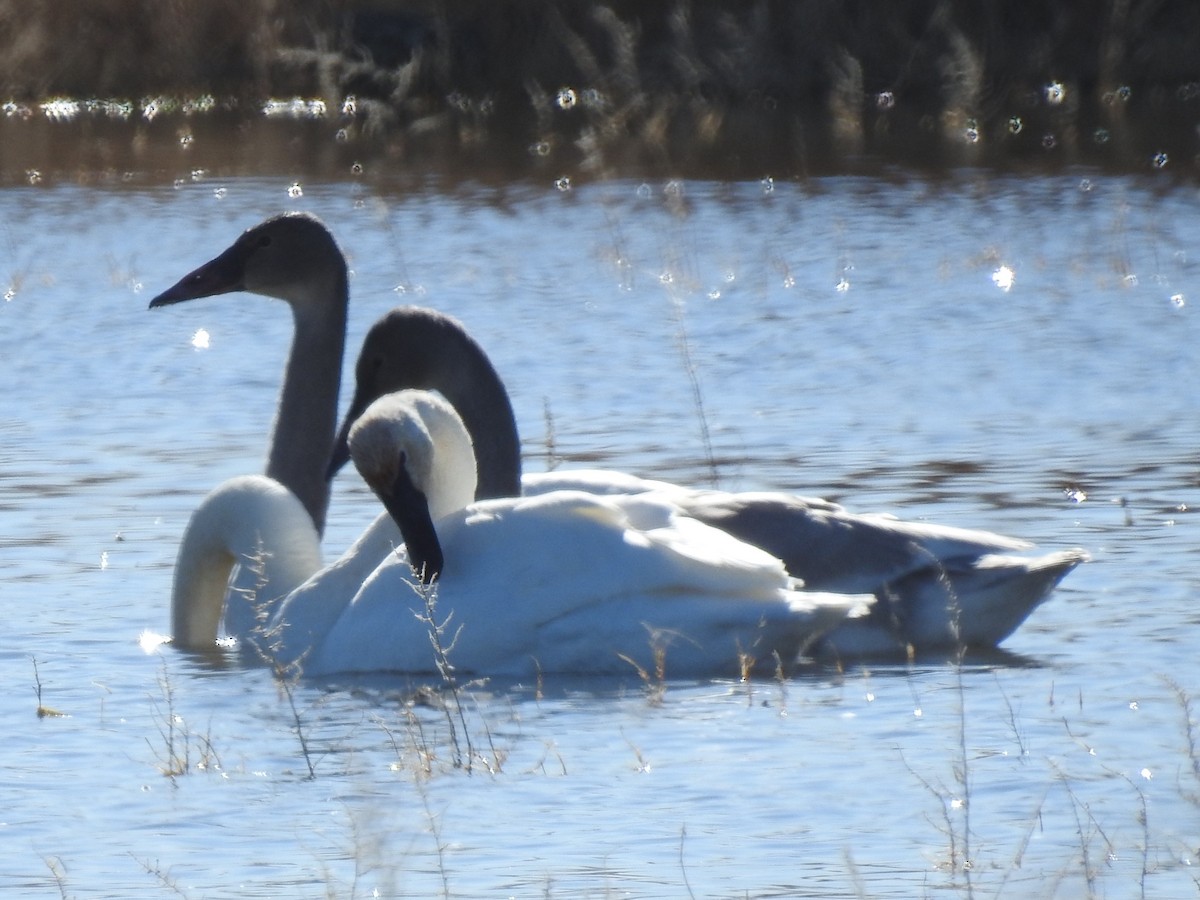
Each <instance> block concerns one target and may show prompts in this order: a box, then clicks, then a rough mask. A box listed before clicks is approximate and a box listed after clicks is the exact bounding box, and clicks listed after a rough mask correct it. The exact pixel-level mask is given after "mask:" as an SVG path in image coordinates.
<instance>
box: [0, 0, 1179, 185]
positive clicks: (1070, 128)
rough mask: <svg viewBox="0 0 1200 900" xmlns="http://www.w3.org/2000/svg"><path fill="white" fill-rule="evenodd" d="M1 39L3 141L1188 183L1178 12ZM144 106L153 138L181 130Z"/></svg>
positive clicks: (853, 4) (728, 8)
mask: <svg viewBox="0 0 1200 900" xmlns="http://www.w3.org/2000/svg"><path fill="white" fill-rule="evenodd" d="M0 40H2V46H4V47H5V48H6V52H5V53H4V54H2V55H0V101H2V100H5V99H7V100H9V101H10V102H9V104H8V105H7V106H6V108H5V111H6V119H8V120H13V119H22V120H24V121H26V122H28V121H32V120H35V119H38V118H39V116H40V115H41V114H40V113H39V111H38V106H37V104H38V103H39V102H40V101H44V100H46V99H47V98H53V97H70V98H76V99H93V98H117V99H124V100H129V101H132V102H133V103H134V104H144V103H145V102H146V99H147V98H152V97H159V98H174V99H176V100H182V99H186V98H194V97H198V96H202V95H208V96H211V97H213V98H215V101H216V103H215V105H214V108H213V109H212V110H210V111H209V112H207V113H205V114H204V115H207V116H210V117H215V119H216V120H217V121H220V122H221V123H223V125H226V126H227V125H228V124H229V123H230V122H236V121H243V122H248V121H249V120H252V119H255V118H261V117H262V104H263V102H264V101H265V100H266V99H267V98H271V97H274V98H287V97H292V96H300V97H306V98H310V97H313V98H321V99H323V100H324V101H325V104H326V114H325V116H324V117H322V118H320V119H319V120H318V121H316V122H314V123H313V124H312V125H311V128H312V129H313V130H314V131H315V132H316V133H317V134H318V135H322V134H323V135H325V136H327V137H330V140H331V141H332V140H333V138H332V136H333V135H334V134H336V136H337V140H338V141H339V142H340V143H341V144H343V145H353V154H357V155H360V156H361V155H362V154H363V153H364V151H371V152H375V153H377V154H382V155H383V156H384V157H385V158H388V159H394V160H397V161H402V162H404V163H405V164H407V165H416V166H421V165H429V166H443V165H449V164H451V163H454V164H471V165H482V164H486V165H489V166H491V167H495V168H498V169H502V170H508V171H511V172H514V173H518V172H523V171H527V170H530V169H532V170H539V169H541V168H546V167H549V168H550V169H551V170H554V171H564V172H579V173H592V174H595V175H597V176H601V175H609V174H614V173H624V174H629V173H632V172H651V171H664V172H669V173H670V174H682V175H688V174H702V173H705V174H712V173H717V174H723V175H725V176H728V177H746V176H750V177H761V176H763V175H765V174H773V175H777V176H788V175H803V174H809V173H817V172H828V171H838V172H843V171H864V170H879V169H880V168H881V167H882V168H886V167H888V166H891V165H901V166H905V167H918V168H923V169H938V168H941V167H944V166H955V165H971V164H982V165H990V166H998V167H1009V166H1021V167H1026V166H1030V167H1055V166H1062V165H1066V164H1075V163H1087V164H1094V165H1100V166H1105V167H1111V168H1117V169H1130V170H1144V171H1151V170H1153V169H1155V168H1158V169H1160V170H1167V171H1170V172H1173V173H1176V174H1182V175H1186V176H1188V177H1194V176H1195V175H1196V174H1198V173H1200V132H1198V131H1197V128H1198V125H1200V2H1194V0H1091V2H1089V0H970V2H965V0H964V2H950V0H889V2H879V0H874V2H872V0H740V2H732V0H731V2H715V0H674V2H653V0H608V2H584V0H557V2H534V0H391V2H386V0H376V2H368V0H358V2H354V0H89V2H86V3H84V2H63V0H0ZM563 89H569V90H568V91H567V92H564V90H563ZM348 101H349V102H348ZM161 109H162V110H163V111H164V115H163V116H162V117H160V118H161V120H162V121H159V122H158V123H157V124H155V125H153V126H150V125H145V126H142V127H144V129H145V130H146V132H147V133H148V134H150V136H151V137H152V136H153V135H154V134H155V131H154V129H155V128H157V129H160V130H162V129H166V132H165V133H168V134H169V133H170V131H169V128H168V126H166V125H164V124H162V122H163V121H166V122H171V121H173V122H174V127H175V128H176V129H178V126H179V120H180V119H181V118H185V117H188V116H192V117H196V116H199V115H200V114H199V113H196V112H194V111H186V110H184V109H183V108H182V107H175V106H172V105H171V104H170V103H164V104H162V106H161ZM86 115H89V116H91V117H92V118H97V117H100V116H105V115H110V113H106V112H103V111H99V112H97V111H92V112H89V113H87V114H86ZM144 118H145V117H143V116H141V114H140V106H139V107H137V110H135V113H134V115H133V116H132V117H130V118H129V120H130V121H134V120H139V121H140V120H142V119H144ZM76 127H78V125H77V126H76ZM195 127H196V128H197V129H203V128H204V127H206V126H204V125H200V124H196V125H195ZM248 127H251V126H248ZM253 127H257V126H253ZM12 134H13V131H12V129H11V128H9V129H6V130H5V132H4V134H3V135H0V137H3V136H7V137H10V138H11V136H12ZM330 152H333V153H336V152H338V151H330Z"/></svg>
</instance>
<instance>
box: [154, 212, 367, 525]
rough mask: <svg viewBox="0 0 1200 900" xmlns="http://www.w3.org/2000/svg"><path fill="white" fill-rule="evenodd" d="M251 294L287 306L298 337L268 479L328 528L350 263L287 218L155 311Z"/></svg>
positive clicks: (318, 231)
mask: <svg viewBox="0 0 1200 900" xmlns="http://www.w3.org/2000/svg"><path fill="white" fill-rule="evenodd" d="M233 291H247V292H249V293H251V294H263V295H265V296H267V297H276V298H278V299H280V300H284V301H286V302H287V304H288V305H289V306H290V307H291V309H292V318H293V319H294V321H295V324H296V329H295V337H294V338H293V339H292V349H291V352H290V353H289V355H288V361H287V367H286V369H285V371H284V376H283V387H282V389H281V391H280V395H279V406H278V409H277V411H276V415H275V425H274V428H273V434H272V438H271V446H270V450H269V452H268V456H267V472H266V474H267V476H268V477H270V478H274V479H275V480H276V481H278V482H280V483H281V484H283V485H286V486H287V487H288V488H290V489H291V491H292V493H294V494H295V495H296V496H297V497H298V498H300V501H301V502H302V503H303V504H304V507H305V509H307V510H308V512H309V515H311V516H312V519H313V523H314V525H315V526H316V529H317V532H318V533H320V532H322V531H323V530H324V527H325V513H326V510H327V508H328V506H329V482H328V480H327V479H326V478H325V472H324V467H325V464H326V462H327V460H328V456H329V446H330V444H331V442H332V441H333V432H334V428H336V427H337V401H338V390H339V389H340V387H341V378H342V355H343V352H344V347H345V343H346V306H347V303H348V301H349V290H348V288H347V283H346V259H345V257H344V256H343V255H342V251H341V250H340V249H339V248H338V245H337V243H336V242H335V241H334V239H333V236H332V235H331V234H330V233H329V230H328V229H327V228H326V227H325V226H324V225H322V224H321V222H320V220H318V219H317V218H316V217H314V216H310V215H307V214H305V213H287V214H285V215H281V216H275V217H274V218H271V219H267V220H266V221H265V222H263V223H261V224H259V225H256V226H254V227H253V228H250V229H248V230H247V231H246V232H245V233H243V234H242V236H241V237H239V238H238V239H237V240H236V241H235V242H234V243H233V245H232V246H231V247H229V249H227V250H226V251H225V252H224V253H222V254H221V255H220V256H218V257H216V258H215V259H213V260H211V261H209V262H207V263H205V264H204V265H202V266H201V267H200V268H198V269H196V270H194V271H192V272H189V273H188V274H187V275H185V276H183V278H181V279H180V280H179V281H178V283H176V284H175V285H174V286H172V287H170V288H167V290H165V291H163V292H162V293H161V294H159V295H158V296H157V297H155V298H154V299H153V300H151V301H150V308H151V309H155V308H157V307H160V306H168V305H171V304H174V303H182V302H183V301H185V300H195V299H197V298H199V297H211V296H213V295H215V294H228V293H231V292H233Z"/></svg>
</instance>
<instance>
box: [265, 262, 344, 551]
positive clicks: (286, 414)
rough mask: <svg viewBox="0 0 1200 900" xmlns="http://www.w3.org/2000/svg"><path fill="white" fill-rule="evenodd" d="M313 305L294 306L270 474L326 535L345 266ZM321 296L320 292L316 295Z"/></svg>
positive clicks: (269, 460) (319, 530)
mask: <svg viewBox="0 0 1200 900" xmlns="http://www.w3.org/2000/svg"><path fill="white" fill-rule="evenodd" d="M319 292H320V293H323V294H324V295H325V296H323V297H320V298H318V297H313V298H312V301H311V302H293V303H291V304H289V305H290V306H291V308H292V315H293V319H294V322H295V334H294V336H293V338H292V346H291V350H290V351H289V353H288V359H287V363H286V366H285V369H284V375H283V386H282V388H281V389H280V393H279V404H278V407H277V410H276V414H275V423H274V426H273V428H272V433H271V442H270V449H269V451H268V457H267V475H268V476H269V477H271V478H274V479H275V480H277V481H279V482H280V483H281V484H284V485H286V486H287V487H288V488H290V489H291V491H292V493H294V494H295V495H296V496H297V497H298V498H299V499H300V502H301V503H303V504H304V508H305V509H307V510H308V513H309V515H311V516H312V520H313V524H314V525H315V526H316V528H317V532H318V533H323V532H324V530H325V516H326V512H327V511H328V508H329V493H330V485H329V482H328V481H327V480H326V478H325V468H326V464H327V462H328V460H329V451H330V448H331V447H332V446H333V439H334V434H335V431H336V429H337V402H338V392H339V390H340V389H341V379H342V358H343V355H344V353H345V342H346V308H347V304H348V298H349V290H348V285H347V279H346V270H345V265H344V264H342V265H341V266H340V267H339V270H338V271H337V272H336V273H334V276H333V277H332V278H331V280H330V281H329V283H328V284H326V285H324V286H323V287H322V288H321V289H320V291H319ZM314 293H317V291H314Z"/></svg>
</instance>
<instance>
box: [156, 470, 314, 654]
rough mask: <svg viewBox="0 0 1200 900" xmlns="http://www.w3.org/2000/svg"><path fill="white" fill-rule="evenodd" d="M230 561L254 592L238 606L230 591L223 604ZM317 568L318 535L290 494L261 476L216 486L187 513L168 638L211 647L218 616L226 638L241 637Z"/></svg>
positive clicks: (202, 647) (248, 477)
mask: <svg viewBox="0 0 1200 900" xmlns="http://www.w3.org/2000/svg"><path fill="white" fill-rule="evenodd" d="M235 565H240V566H241V567H242V570H243V571H245V572H247V573H249V575H250V578H249V579H248V582H249V583H248V584H247V585H246V587H247V588H249V589H252V591H253V593H254V596H253V597H247V598H245V599H246V600H247V601H252V602H246V603H241V602H240V600H241V599H242V598H239V597H237V596H235V595H234V594H231V595H230V605H229V608H228V609H227V608H226V599H225V598H226V591H227V589H228V587H229V576H230V573H231V572H232V570H233V567H234V566H235ZM320 567H321V550H320V538H319V536H318V535H317V532H316V529H315V528H314V527H313V523H312V519H311V518H310V517H309V515H308V512H307V511H306V510H305V509H304V506H303V505H302V504H301V503H300V501H299V500H297V499H296V496H295V495H294V494H292V492H291V491H289V490H288V489H287V488H285V487H283V486H282V485H280V484H279V483H278V482H276V481H274V480H272V479H270V478H266V477H263V476H261V475H246V476H242V477H240V478H233V479H230V480H229V481H226V482H224V483H222V484H221V485H220V486H219V487H217V488H216V489H215V490H214V491H212V493H210V494H209V495H208V496H207V497H205V498H204V500H203V501H202V502H201V504H200V505H199V506H198V507H197V508H196V511H195V512H194V513H192V517H191V519H190V520H189V522H188V526H187V529H186V530H185V531H184V535H183V540H182V542H181V544H180V547H179V556H178V559H177V561H176V564H175V578H174V585H173V588H172V598H171V627H172V632H173V635H174V641H175V643H176V644H179V645H181V646H184V647H189V648H196V649H207V648H211V647H212V646H213V644H214V642H215V641H216V640H217V637H218V634H219V631H220V628H221V624H222V620H223V619H224V623H225V631H226V633H227V634H228V635H229V636H231V637H238V638H244V637H246V636H247V634H248V633H249V630H250V628H251V627H252V626H253V624H254V622H255V621H256V620H258V619H261V620H265V619H266V618H267V617H269V616H270V614H271V612H272V610H273V607H274V606H275V605H277V604H278V601H279V600H280V599H281V598H282V597H284V596H285V595H287V594H288V593H289V592H290V591H292V590H293V589H294V588H295V587H296V586H297V585H299V584H301V583H302V582H303V581H304V580H305V579H307V578H308V577H309V576H310V575H312V574H313V573H314V572H316V571H317V570H318V569H320Z"/></svg>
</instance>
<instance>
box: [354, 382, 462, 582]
mask: <svg viewBox="0 0 1200 900" xmlns="http://www.w3.org/2000/svg"><path fill="white" fill-rule="evenodd" d="M349 447H350V455H351V457H352V458H353V460H354V465H355V467H356V468H357V469H358V471H359V474H361V475H362V477H363V479H364V480H365V481H366V482H367V484H368V485H370V487H371V489H372V490H373V491H374V492H375V493H376V494H377V495H378V496H379V498H380V500H382V501H383V504H384V506H385V507H386V508H387V510H388V512H389V513H390V514H391V516H392V518H393V519H394V520H395V521H396V524H397V525H398V526H399V527H400V533H401V535H402V536H403V537H404V542H405V544H406V545H407V547H408V555H409V560H410V561H411V562H412V564H413V567H414V568H415V569H416V570H417V571H418V572H422V574H423V578H424V580H425V581H426V582H429V581H432V580H433V579H434V578H435V577H437V575H438V574H440V573H441V570H442V565H443V559H442V553H441V545H440V543H439V541H438V537H437V532H436V530H435V524H434V523H436V522H438V521H439V520H440V519H442V518H444V517H445V516H447V515H449V514H451V513H453V512H456V511H458V510H460V509H463V508H465V507H466V506H468V505H469V504H470V503H471V502H472V501H473V500H474V499H475V484H476V475H475V452H474V448H473V446H472V444H471V436H470V434H468V433H467V429H466V426H464V425H463V422H462V419H461V418H459V416H458V413H457V412H455V410H454V407H453V406H451V405H450V403H449V402H448V401H447V400H446V399H445V398H443V397H442V396H441V395H439V394H436V393H433V392H431V391H419V390H405V391H398V392H396V393H392V394H386V395H384V396H383V397H380V398H379V399H378V400H376V401H375V402H374V403H372V404H371V405H370V406H369V407H367V410H366V411H365V412H364V413H363V414H362V416H360V417H359V418H358V420H357V421H356V422H355V423H354V425H353V427H351V429H350V435H349Z"/></svg>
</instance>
